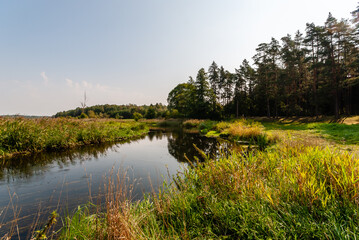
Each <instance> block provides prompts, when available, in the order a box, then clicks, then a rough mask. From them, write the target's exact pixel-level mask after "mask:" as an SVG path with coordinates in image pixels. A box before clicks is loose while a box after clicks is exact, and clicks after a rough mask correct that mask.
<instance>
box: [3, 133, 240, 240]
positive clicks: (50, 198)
mask: <svg viewBox="0 0 359 240" xmlns="http://www.w3.org/2000/svg"><path fill="white" fill-rule="evenodd" d="M193 144H195V145H196V146H197V147H198V148H199V149H201V150H203V151H204V152H205V153H206V154H207V155H209V156H211V157H217V156H219V155H220V154H221V153H226V152H227V151H228V150H229V149H233V148H236V146H233V145H232V144H231V143H229V142H226V141H223V140H218V139H214V138H206V137H203V136H200V135H199V134H196V133H191V132H185V131H182V130H180V129H176V130H174V129H157V130H152V131H150V132H149V133H148V135H147V136H144V137H142V138H139V139H136V140H133V141H131V142H121V143H116V144H114V143H110V144H101V145H96V146H86V147H81V148H77V149H74V150H70V151H58V152H42V153H37V154H33V155H30V156H19V157H16V158H13V159H11V160H10V161H6V163H3V164H2V165H1V166H0V212H1V210H2V209H5V208H6V206H8V204H9V192H10V195H11V194H12V193H16V204H18V205H19V207H21V213H20V215H19V217H20V218H21V219H22V220H21V221H19V225H20V227H21V229H22V230H21V236H25V237H26V236H27V234H28V233H29V229H30V226H31V224H32V222H33V219H34V218H35V217H36V216H37V213H38V211H39V209H40V207H41V213H42V215H43V221H46V219H47V217H48V214H49V212H51V211H53V210H54V209H58V208H59V207H60V208H61V207H63V208H67V209H68V210H69V211H71V209H74V208H76V206H78V205H79V204H84V203H87V202H88V201H89V192H90V191H89V190H91V192H92V194H93V195H92V196H94V195H96V194H99V188H100V187H101V186H102V187H103V176H104V175H105V174H108V172H109V170H110V169H111V168H115V170H116V168H120V167H122V168H123V169H130V171H131V172H130V174H131V175H132V176H131V179H140V181H139V182H140V183H141V185H140V186H139V187H138V189H137V190H136V191H135V192H134V193H135V195H136V196H135V197H134V199H141V198H142V196H143V194H144V193H148V192H151V191H152V188H154V189H158V188H159V187H160V186H162V183H163V180H165V179H167V180H168V179H169V178H170V177H171V176H173V175H174V174H176V172H177V171H178V170H180V168H181V165H182V163H186V162H187V159H186V158H185V155H186V156H187V158H188V159H189V160H195V158H199V159H201V154H200V153H199V152H198V151H197V150H196V149H195V148H194V146H193ZM237 148H238V149H239V150H240V147H237ZM90 181H91V184H89V182H90ZM89 185H91V186H89ZM12 218H13V215H12V213H11V211H9V212H8V213H7V214H6V215H4V214H3V215H2V216H0V226H1V224H4V225H3V226H2V227H0V236H1V235H4V234H5V233H6V232H7V231H8V227H9V226H10V224H9V222H10V221H11V220H12Z"/></svg>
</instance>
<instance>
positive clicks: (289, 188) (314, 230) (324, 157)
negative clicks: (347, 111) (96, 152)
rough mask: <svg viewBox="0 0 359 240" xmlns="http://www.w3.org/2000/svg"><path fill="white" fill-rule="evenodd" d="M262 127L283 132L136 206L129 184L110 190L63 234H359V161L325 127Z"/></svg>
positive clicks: (191, 173)
mask: <svg viewBox="0 0 359 240" xmlns="http://www.w3.org/2000/svg"><path fill="white" fill-rule="evenodd" d="M216 124H217V123H216ZM216 124H215V125H216ZM222 124H224V123H222ZM215 125H214V126H215ZM263 125H264V126H265V127H266V129H261V131H264V133H266V134H272V133H273V132H274V131H275V132H276V134H278V136H280V137H281V139H280V141H279V142H278V143H277V144H276V145H275V146H272V147H271V148H267V149H266V150H265V151H256V152H253V153H247V154H245V155H243V154H235V153H233V154H232V155H230V156H228V157H222V158H220V159H217V160H216V161H214V160H211V159H208V160H207V161H206V162H203V163H196V167H190V168H188V169H186V170H184V171H183V172H182V173H180V174H178V177H177V178H176V179H175V180H174V182H173V184H172V185H170V186H165V187H164V189H163V191H161V192H160V194H156V195H154V196H151V197H149V198H148V199H146V200H144V201H141V202H137V203H130V201H129V195H126V191H125V190H124V189H121V191H119V192H118V193H117V194H115V193H114V192H115V191H114V189H113V188H111V187H110V188H109V189H108V196H110V197H108V198H107V202H106V211H105V213H104V214H91V213H90V211H88V210H87V208H83V209H81V210H78V211H77V212H76V213H75V215H74V217H72V218H70V217H69V218H67V220H66V224H65V227H64V228H63V232H62V236H61V238H63V239H74V238H76V239H106V238H109V239H118V238H120V237H123V238H124V239H268V238H270V239H355V238H356V236H358V234H359V210H358V209H359V206H358V205H359V158H358V157H357V156H355V155H353V154H352V152H351V151H348V150H343V149H342V148H340V145H339V144H338V142H336V141H331V140H330V139H332V137H329V136H327V135H326V134H325V132H322V130H320V131H319V130H318V131H314V132H313V131H312V130H311V129H309V130H305V129H303V130H297V127H296V126H294V125H295V124H294V125H293V126H292V127H290V124H289V125H287V126H285V127H283V126H282V127H281V124H279V123H275V122H274V123H273V122H272V123H263ZM317 126H321V127H322V128H319V129H325V128H326V127H324V126H331V125H321V124H319V123H318V125H317ZM334 126H335V125H334ZM356 127H357V126H355V125H353V126H352V127H351V128H350V127H349V128H350V130H349V132H350V131H354V130H353V129H355V128H356ZM291 128H295V129H296V130H292V129H291ZM339 128H347V127H346V126H342V125H339ZM225 129H227V127H226V128H225ZM288 129H290V130H288ZM333 131H335V130H333ZM296 132H298V134H299V133H301V132H304V135H305V137H304V138H301V137H298V135H297V134H296ZM337 133H339V134H342V135H339V136H338V137H340V138H342V137H343V135H345V133H342V132H341V131H337ZM353 135H355V136H354V138H353V139H356V138H357V137H358V135H359V132H355V133H354V134H353ZM318 139H320V141H317V140H318ZM326 139H329V140H326ZM334 139H335V138H334ZM328 141H329V142H328ZM348 142H350V143H351V142H352V141H348ZM318 143H320V144H318ZM323 143H325V144H323ZM340 144H343V142H342V141H341V142H340ZM328 146H330V147H328ZM121 179H122V180H121ZM123 179H124V178H122V177H119V178H118V181H119V183H122V184H123V183H124V180H123ZM109 186H114V183H113V182H112V183H109Z"/></svg>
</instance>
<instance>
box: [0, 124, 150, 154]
mask: <svg viewBox="0 0 359 240" xmlns="http://www.w3.org/2000/svg"><path fill="white" fill-rule="evenodd" d="M147 132H148V127H147V126H146V124H144V123H138V122H135V121H116V120H91V119H86V120H79V119H66V118H56V119H54V118H40V119H25V118H0V157H11V156H12V155H14V154H19V153H31V152H37V151H43V150H58V149H68V148H73V147H76V146H80V145H88V144H97V143H102V142H109V141H118V140H125V139H130V138H133V137H136V136H140V135H143V134H145V133H147Z"/></svg>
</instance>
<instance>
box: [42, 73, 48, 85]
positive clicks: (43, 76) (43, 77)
mask: <svg viewBox="0 0 359 240" xmlns="http://www.w3.org/2000/svg"><path fill="white" fill-rule="evenodd" d="M40 76H41V77H42V79H43V80H44V83H45V84H47V83H48V82H49V78H48V77H47V76H46V74H45V72H41V73H40Z"/></svg>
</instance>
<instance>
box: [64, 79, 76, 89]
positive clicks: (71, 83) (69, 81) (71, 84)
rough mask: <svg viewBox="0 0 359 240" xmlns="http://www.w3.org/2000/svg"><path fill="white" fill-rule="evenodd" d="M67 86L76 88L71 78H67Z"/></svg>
mask: <svg viewBox="0 0 359 240" xmlns="http://www.w3.org/2000/svg"><path fill="white" fill-rule="evenodd" d="M65 80H66V85H67V86H69V87H71V88H72V87H73V86H74V82H73V81H72V80H71V79H70V78H66V79H65Z"/></svg>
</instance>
